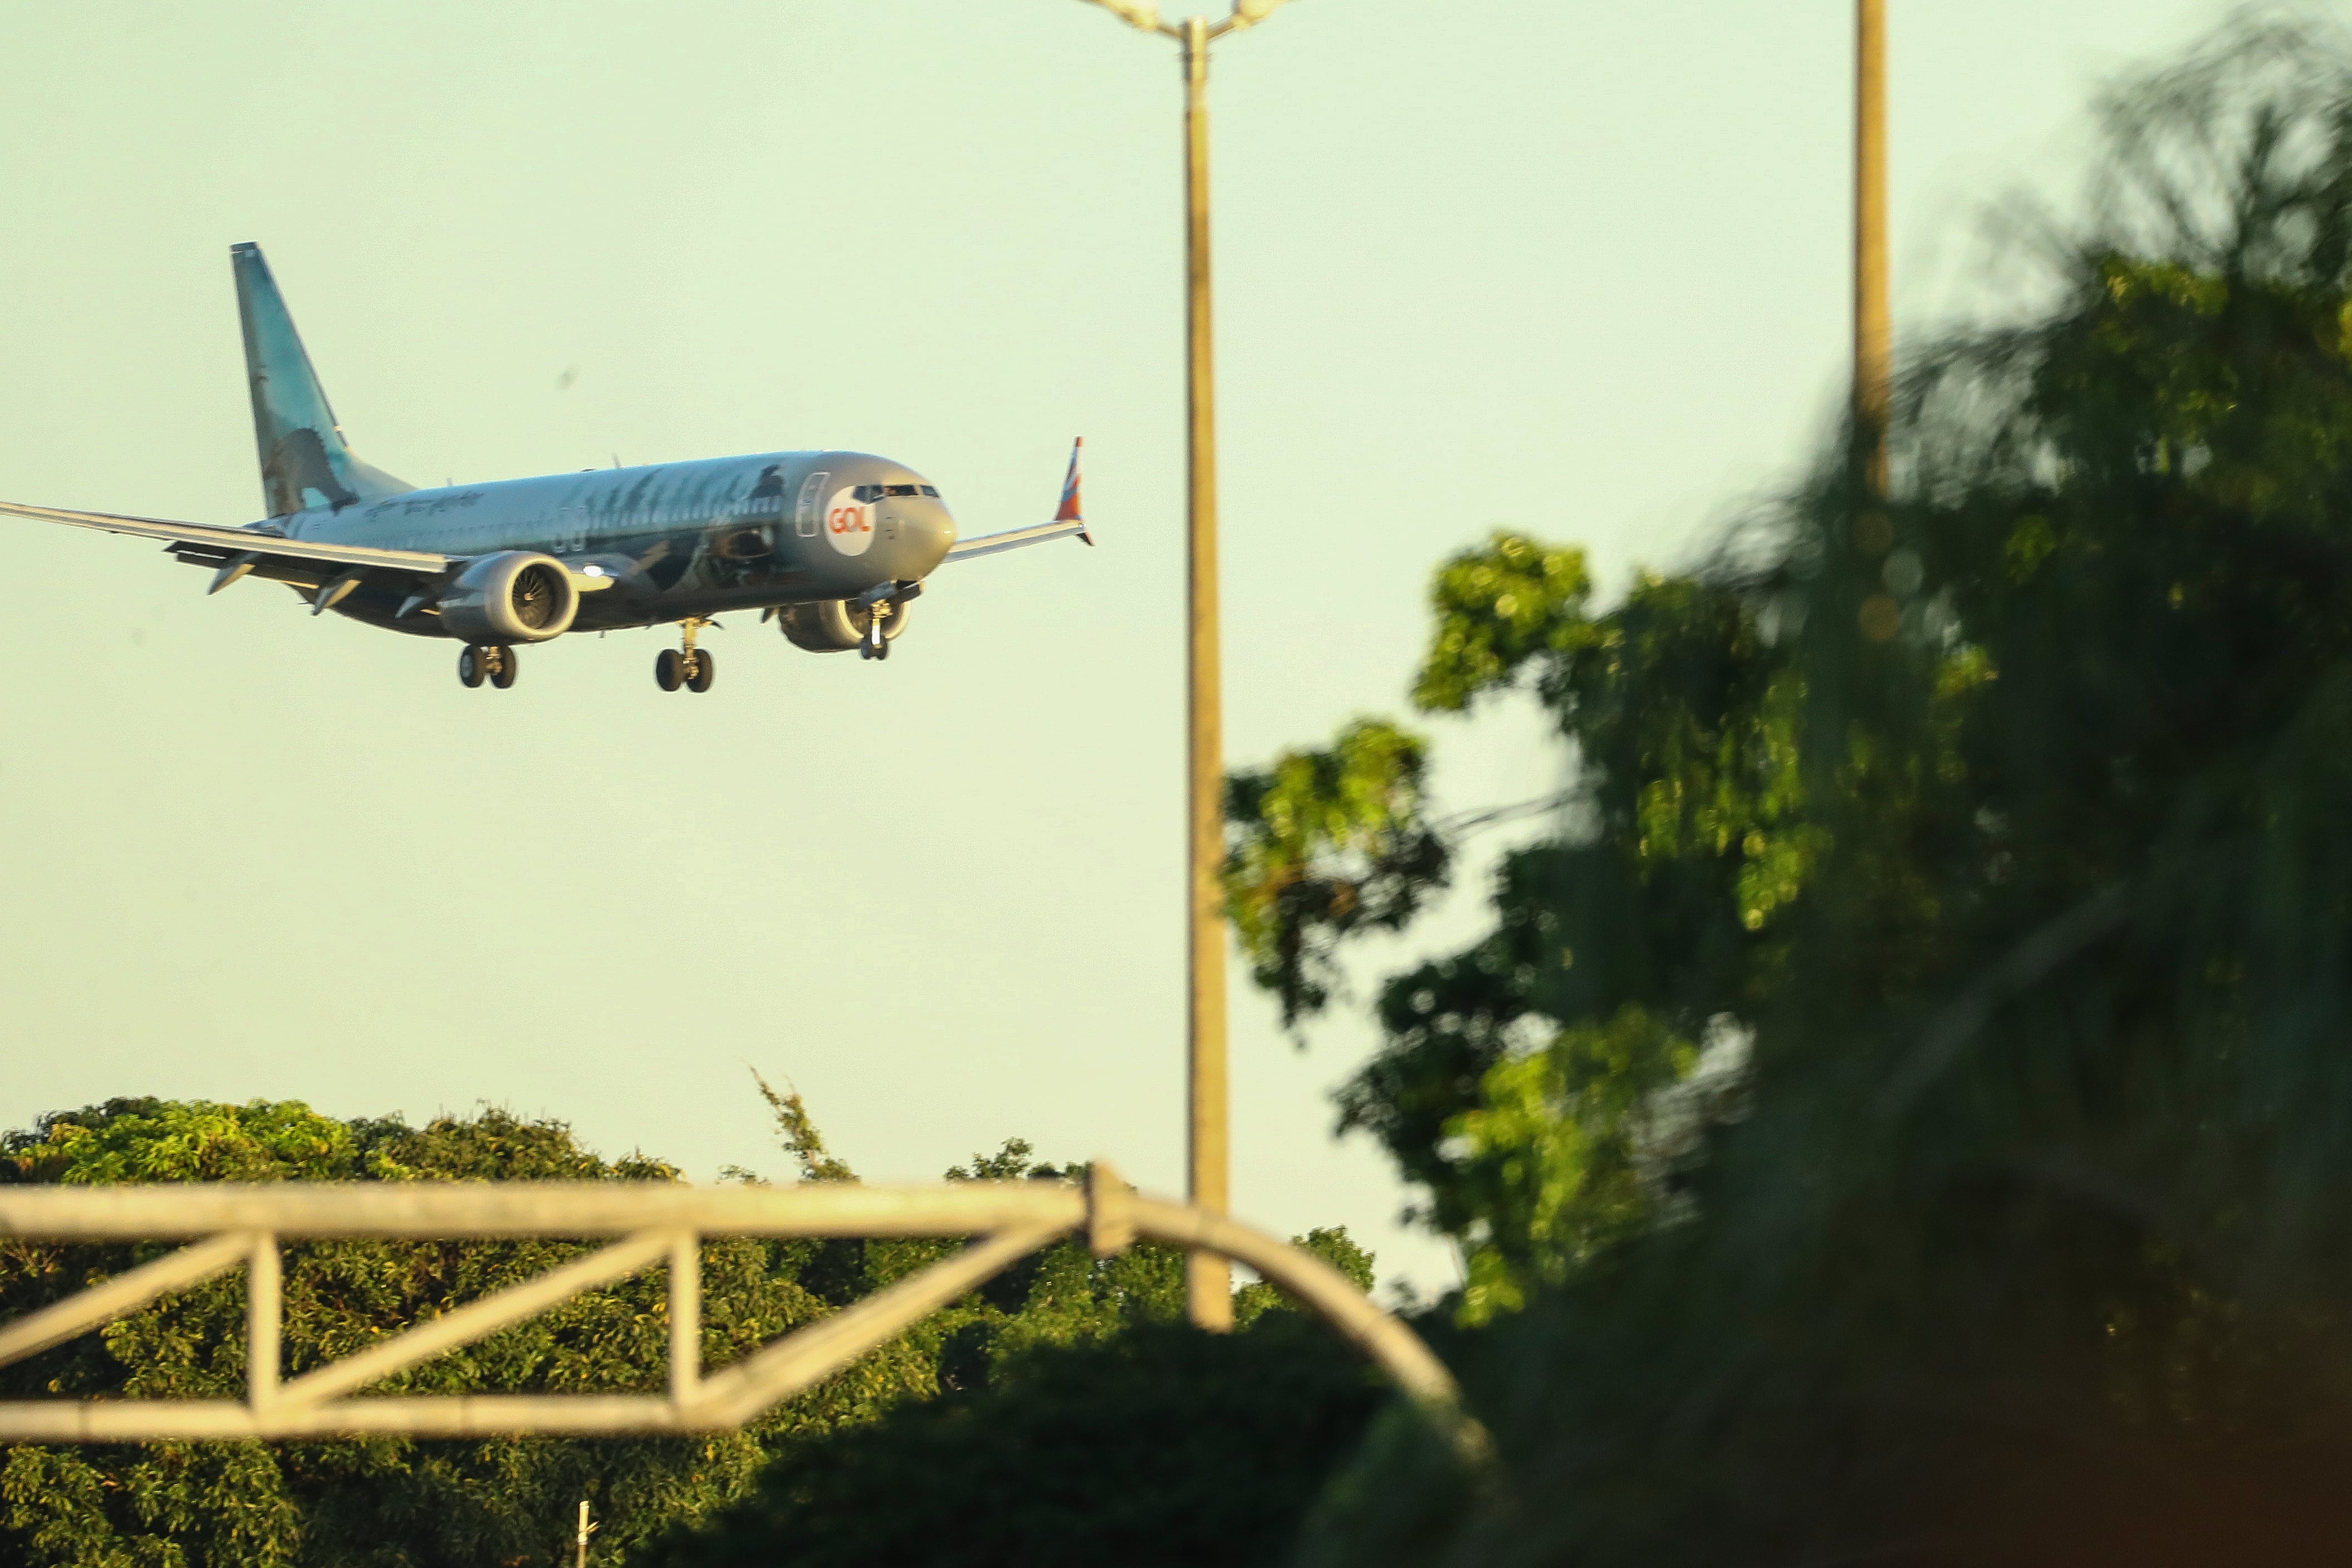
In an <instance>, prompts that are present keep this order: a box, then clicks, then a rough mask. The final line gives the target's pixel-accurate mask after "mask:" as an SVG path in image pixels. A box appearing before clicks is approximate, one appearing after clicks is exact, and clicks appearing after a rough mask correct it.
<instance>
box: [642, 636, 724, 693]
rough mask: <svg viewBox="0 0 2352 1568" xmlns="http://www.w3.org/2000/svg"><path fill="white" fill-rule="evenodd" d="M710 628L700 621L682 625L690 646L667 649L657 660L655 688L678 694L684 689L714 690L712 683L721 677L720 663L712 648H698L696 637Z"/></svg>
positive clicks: (657, 656) (686, 640)
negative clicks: (695, 644)
mask: <svg viewBox="0 0 2352 1568" xmlns="http://www.w3.org/2000/svg"><path fill="white" fill-rule="evenodd" d="M710 624H711V623H710V622H709V621H707V620H702V619H700V618H696V619H693V620H688V621H681V622H680V623H678V626H679V630H680V632H681V633H682V634H683V637H684V640H685V644H686V646H685V647H666V648H664V649H662V650H661V652H660V653H659V654H657V655H656V656H655V658H654V684H655V685H656V686H658V687H660V688H661V689H663V690H664V691H676V690H677V689H678V688H679V687H681V686H683V687H685V688H686V689H688V691H708V690H709V689H710V683H711V682H712V681H713V680H715V679H718V677H719V661H718V660H717V659H716V658H713V657H712V655H711V652H710V650H709V648H704V647H695V646H694V639H695V636H696V634H697V633H698V632H700V631H701V630H702V628H703V627H705V626H709V625H710Z"/></svg>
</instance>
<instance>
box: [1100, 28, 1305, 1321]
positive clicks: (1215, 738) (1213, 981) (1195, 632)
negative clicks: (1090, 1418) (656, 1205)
mask: <svg viewBox="0 0 2352 1568" xmlns="http://www.w3.org/2000/svg"><path fill="white" fill-rule="evenodd" d="M1093 3H1094V4H1096V5H1100V6H1102V7H1103V8H1104V9H1105V10H1107V11H1109V12H1111V13H1113V14H1114V15H1116V16H1118V17H1119V18H1120V19H1121V20H1123V21H1125V22H1126V23H1128V24H1129V26H1134V27H1139V28H1140V29H1142V30H1143V31H1145V32H1150V33H1160V34H1163V35H1165V36H1166V37H1171V38H1174V39H1175V40H1176V41H1177V42H1178V43H1179V44H1180V45H1181V46H1182V58H1183V66H1184V325H1185V334H1184V351H1185V352H1184V361H1185V389H1186V390H1185V400H1184V429H1185V446H1186V463H1185V491H1186V500H1187V505H1186V511H1187V521H1188V527H1187V530H1186V538H1187V545H1186V554H1185V563H1186V570H1185V583H1186V599H1187V612H1186V617H1185V621H1186V638H1185V640H1186V662H1185V671H1186V675H1185V746H1186V775H1185V776H1186V788H1185V814H1186V832H1185V845H1186V854H1185V873H1186V875H1185V945H1186V965H1185V970H1186V1031H1185V1033H1186V1039H1187V1050H1186V1054H1185V1159H1184V1186H1185V1195H1186V1196H1187V1197H1189V1198H1191V1199H1192V1202H1193V1203H1194V1204H1196V1205H1199V1206H1200V1207H1202V1208H1204V1209H1208V1210H1210V1211H1211V1212H1213V1213H1215V1214H1221V1215H1222V1214H1224V1213H1226V1212H1227V1211H1228V1209H1229V1208H1230V1206H1231V1204H1230V1198H1231V1179H1230V1178H1231V1171H1232V1157H1231V1148H1230V1141H1229V1136H1228V1129H1229V1127H1230V1122H1231V1113H1230V1104H1229V1095H1228V1090H1227V1083H1228V1075H1227V1070H1226V1052H1225V896H1224V885H1223V879H1222V876H1221V873H1222V871H1223V868H1224V860H1225V747H1224V695H1223V668H1222V664H1221V660H1220V657H1219V649H1220V645H1219V637H1218V628H1217V421H1216V342H1215V335H1214V333H1213V331H1212V330H1211V317H1210V289H1209V45H1210V44H1211V42H1212V41H1213V40H1215V39H1217V38H1221V37H1223V36H1224V35H1226V34H1227V33H1231V32H1235V31H1238V30H1239V29H1241V28H1244V27H1249V26H1255V25H1256V24H1257V23H1259V22H1262V21H1264V20H1265V18H1266V17H1267V16H1270V15H1272V14H1273V12H1274V10H1275V8H1276V6H1279V5H1283V4H1284V3H1285V0H1234V9H1233V14H1232V15H1231V16H1226V17H1224V18H1223V20H1221V21H1217V22H1211V21H1209V19H1208V18H1206V17H1204V16H1194V17H1191V18H1190V19H1188V20H1186V21H1184V22H1182V23H1181V24H1171V23H1166V22H1162V21H1161V20H1160V8H1159V6H1158V5H1157V4H1156V3H1155V0H1093ZM1184 1310H1185V1312H1186V1315H1187V1316H1189V1317H1190V1318H1191V1319H1192V1322H1193V1323H1194V1324H1195V1325H1196V1326H1198V1327H1200V1328H1203V1329H1208V1330H1211V1331H1216V1332H1223V1331H1225V1330H1228V1329H1231V1328H1232V1327H1233V1325H1234V1297H1233V1268H1232V1265H1230V1264H1228V1263H1227V1262H1226V1261H1225V1259H1224V1258H1223V1257H1222V1256H1220V1255H1218V1254H1216V1253H1212V1252H1202V1251H1195V1252H1193V1253H1192V1254H1191V1255H1189V1256H1188V1257H1187V1258H1186V1259H1185V1266H1184Z"/></svg>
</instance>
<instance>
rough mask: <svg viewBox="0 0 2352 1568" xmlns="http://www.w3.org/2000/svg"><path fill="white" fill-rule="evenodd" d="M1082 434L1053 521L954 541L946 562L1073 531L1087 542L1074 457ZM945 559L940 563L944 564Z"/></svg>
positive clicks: (1075, 449)
mask: <svg viewBox="0 0 2352 1568" xmlns="http://www.w3.org/2000/svg"><path fill="white" fill-rule="evenodd" d="M1086 446H1087V441H1086V437H1083V436H1081V437H1078V438H1077V439H1076V441H1074V442H1072V443H1071V444H1070V471H1069V473H1068V475H1067V476H1066V478H1064V479H1063V480H1062V504H1061V505H1060V506H1059V507H1057V508H1055V511H1054V521H1051V522H1041V523H1038V524H1037V525H1036V526H1035V527H1034V528H1015V529H1011V530H1009V531H1005V532H1003V533H983V534H982V535H981V536H980V537H979V538H977V539H962V540H958V541H957V542H955V543H954V544H953V545H951V546H950V548H949V550H948V553H947V561H970V560H973V559H975V558H976V557H979V556H982V555H993V554H995V553H996V552H999V551H1001V550H1018V549H1020V548H1021V547H1022V546H1023V545H1024V544H1043V543H1045V542H1046V541H1047V540H1049V539H1067V538H1069V537H1070V536H1071V535H1073V534H1076V536H1077V537H1078V538H1080V539H1082V540H1084V541H1086V542H1087V543H1088V544H1092V543H1093V542H1095V536H1094V535H1093V534H1091V533H1088V532H1087V519H1086V509H1085V508H1084V507H1083V506H1081V505H1080V504H1079V502H1078V457H1079V454H1080V453H1082V452H1084V451H1085V450H1086ZM946 563H947V562H945V561H943V562H941V563H940V564H941V565H945V564H946Z"/></svg>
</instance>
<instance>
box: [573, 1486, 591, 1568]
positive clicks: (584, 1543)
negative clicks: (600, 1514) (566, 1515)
mask: <svg viewBox="0 0 2352 1568" xmlns="http://www.w3.org/2000/svg"><path fill="white" fill-rule="evenodd" d="M595 1531H596V1527H595V1526H594V1525H593V1524H591V1523H589V1522H588V1500H587V1499H586V1498H582V1499H581V1500H580V1536H579V1542H580V1554H579V1556H577V1557H576V1558H574V1559H573V1564H574V1568H588V1538H589V1536H591V1535H593V1534H594V1533H595Z"/></svg>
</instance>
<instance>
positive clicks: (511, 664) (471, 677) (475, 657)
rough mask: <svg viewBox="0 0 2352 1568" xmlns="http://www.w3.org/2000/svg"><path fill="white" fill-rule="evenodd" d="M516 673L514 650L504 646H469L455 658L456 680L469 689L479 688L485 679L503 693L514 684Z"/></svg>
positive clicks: (477, 644)
mask: <svg viewBox="0 0 2352 1568" xmlns="http://www.w3.org/2000/svg"><path fill="white" fill-rule="evenodd" d="M517 673H519V672H518V670H517V668H516V666H515V650H514V649H512V648H510V647H506V646H505V645H504V644H499V645H498V646H496V647H486V646H484V645H483V644H480V643H473V644H469V645H468V646H467V648H466V651H465V652H463V653H461V654H459V655H458V656H457V679H459V680H461V681H463V682H464V683H465V684H466V685H467V687H469V688H471V687H476V686H479V685H480V684H481V683H482V682H483V681H484V680H486V679H487V680H488V682H489V683H490V684H491V685H492V686H495V687H497V688H498V689H499V690H500V691H504V690H505V689H507V688H508V687H509V686H512V685H513V684H514V683H515V676H516V675H517Z"/></svg>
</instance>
